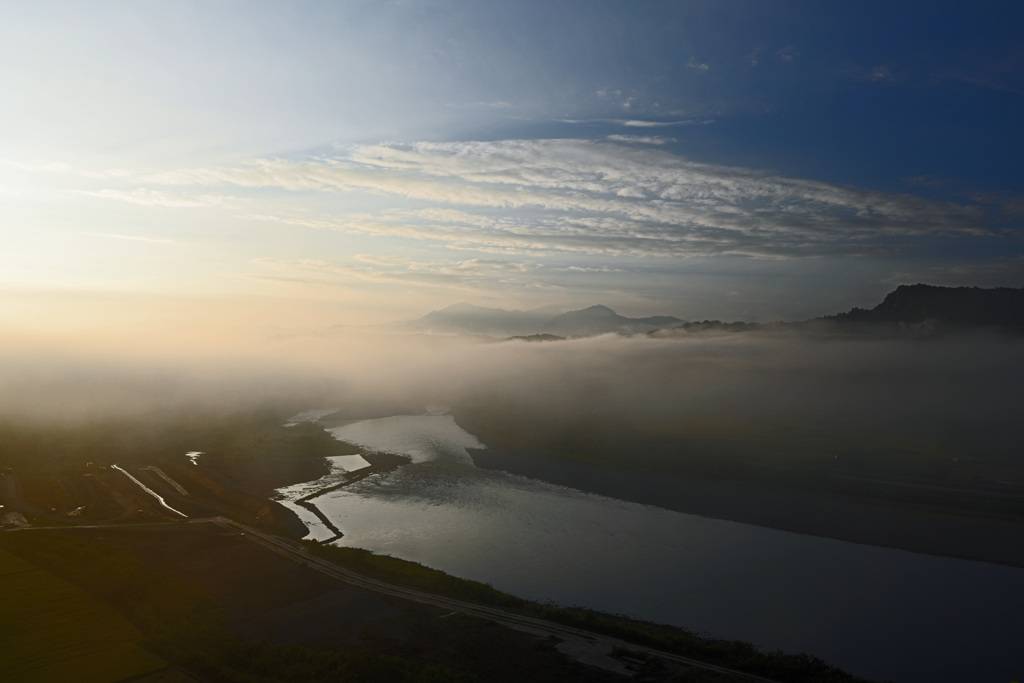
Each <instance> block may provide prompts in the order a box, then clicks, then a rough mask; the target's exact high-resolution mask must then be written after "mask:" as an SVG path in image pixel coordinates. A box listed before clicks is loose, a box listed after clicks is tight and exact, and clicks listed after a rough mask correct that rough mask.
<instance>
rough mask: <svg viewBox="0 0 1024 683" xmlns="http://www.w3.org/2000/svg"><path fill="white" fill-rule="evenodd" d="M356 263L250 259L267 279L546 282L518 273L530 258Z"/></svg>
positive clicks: (443, 284) (469, 287)
mask: <svg viewBox="0 0 1024 683" xmlns="http://www.w3.org/2000/svg"><path fill="white" fill-rule="evenodd" d="M355 260H357V261H358V262H359V263H356V264H352V263H340V262H336V261H328V260H323V259H274V258H262V259H255V260H254V261H253V263H255V264H256V265H259V266H261V267H263V268H266V269H269V270H273V271H274V272H275V273H276V274H275V275H274V276H271V277H273V279H276V280H279V281H288V282H295V283H301V284H319V285H330V286H343V285H344V286H349V285H354V284H358V283H367V284H374V285H381V284H391V285H402V286H406V287H408V286H415V287H420V288H423V287H426V288H443V289H453V290H460V291H472V292H476V291H479V290H481V289H495V288H498V289H507V288H516V289H523V288H544V287H550V286H551V285H548V284H547V283H545V282H543V281H539V280H536V279H533V278H525V277H522V276H523V275H524V274H526V273H529V272H531V271H534V270H537V269H538V268H540V266H539V265H537V264H534V263H525V262H513V261H503V260H498V259H479V258H475V259H465V260H461V261H416V260H413V259H408V258H403V257H397V256H379V255H374V254H359V255H357V256H356V257H355Z"/></svg>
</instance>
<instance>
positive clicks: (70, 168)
mask: <svg viewBox="0 0 1024 683" xmlns="http://www.w3.org/2000/svg"><path fill="white" fill-rule="evenodd" d="M0 7H2V9H3V15H4V21H3V22H2V24H0V329H2V330H4V333H5V334H6V335H7V336H8V337H10V336H12V335H13V336H18V335H22V336H24V337H25V338H26V339H37V338H39V339H41V338H45V337H46V335H57V336H59V335H61V334H69V333H70V332H75V331H81V330H86V329H93V330H103V331H106V333H108V334H109V333H111V331H113V332H114V333H121V332H125V333H127V332H126V331H130V330H140V329H141V330H148V331H149V332H151V333H155V334H162V335H165V336H164V338H165V339H167V340H180V339H182V338H185V337H187V336H188V335H190V334H200V333H201V332H203V331H208V330H212V329H219V328H224V329H228V328H231V329H235V330H250V331H251V330H257V329H267V328H275V329H280V328H288V329H293V328H294V329H312V328H316V327H318V326H329V325H361V324H378V323H385V322H388V321H392V320H401V319H412V318H417V317H419V316H421V315H423V314H425V313H427V312H429V311H430V310H434V309H439V308H443V307H445V306H448V305H450V304H453V303H456V302H468V303H472V304H476V305H481V306H490V307H498V308H507V309H529V308H532V307H536V306H541V305H551V304H553V305H557V306H561V307H562V308H563V309H564V310H571V309H573V308H581V307H584V306H589V305H593V304H604V305H608V306H611V307H612V308H614V309H616V310H617V311H618V312H619V313H621V314H624V315H629V316H644V315H675V316H677V317H679V318H683V319H687V320H694V319H696V320H701V319H706V318H711V319H716V318H717V319H722V320H750V321H768V320H778V319H785V320H797V319H804V318H807V317H811V316H817V315H823V314H830V313H836V312H839V311H844V310H848V309H849V308H851V307H852V306H861V307H868V308H870V307H872V306H874V305H875V304H876V303H878V302H879V301H880V300H881V298H882V297H883V296H884V295H885V294H886V293H887V292H888V291H891V290H892V289H894V288H895V287H896V286H897V285H900V284H913V283H917V282H924V283H928V284H935V285H948V286H964V285H968V286H982V287H995V286H1009V287H1021V286H1024V133H1022V125H1021V121H1024V41H1022V40H1021V39H1020V36H1021V31H1022V30H1024V5H1021V4H1019V3H1013V2H972V3H964V2H941V1H936V0H932V1H931V2H913V1H907V2H899V3H893V2H875V1H872V0H858V1H857V2H852V1H851V2H829V3H821V2H803V1H800V2H797V1H785V0H778V1H772V2H765V1H761V0H751V1H744V0H735V1H729V2H722V1H714V2H702V1H686V0H675V1H667V0H650V1H644V2H612V1H605V0H580V1H573V0H564V1H554V2H552V1H551V0H545V1H544V2H534V1H533V0H524V1H522V2H517V3H500V2H489V1H484V0H480V1H475V2H470V1H463V2H454V1H448V0H395V1H392V2H384V1H379V0H375V1H373V2H369V1H367V2H362V1H359V0H351V1H348V2H343V3H341V2H315V1H297V2H244V1H241V0H220V1H218V2H207V1H203V2H199V1H196V2H189V1H187V0H179V1H175V2H148V1H145V0H142V1H131V2H128V1H124V2H112V1H108V0H96V1H95V2H89V3H82V2H59V1H52V2H46V3H25V2H19V1H14V0H0Z"/></svg>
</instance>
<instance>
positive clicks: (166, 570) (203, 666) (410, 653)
mask: <svg viewBox="0 0 1024 683" xmlns="http://www.w3.org/2000/svg"><path fill="white" fill-rule="evenodd" d="M237 528H241V527H237V526H235V527H230V526H225V525H220V524H217V523H214V522H212V521H195V522H182V523H177V524H152V525H137V526H128V527H125V526H116V527H115V526H110V527H98V528H96V527H94V528H89V527H69V528H49V529H42V528H37V529H31V530H21V531H14V532H8V533H5V534H3V535H2V536H0V552H6V553H9V554H12V555H16V556H18V557H19V558H21V559H22V560H25V561H27V562H29V563H31V564H33V565H35V566H36V567H38V568H40V569H43V570H46V571H48V572H52V573H53V574H55V575H57V576H59V577H60V578H63V579H65V580H66V581H69V582H71V583H72V584H74V585H76V586H79V587H81V588H82V589H84V590H85V591H86V592H88V593H90V594H91V595H93V596H95V597H98V598H99V599H100V600H102V601H105V602H107V603H109V604H111V605H112V606H114V607H115V608H116V609H117V610H118V611H119V612H121V613H122V614H123V615H124V616H125V617H126V618H127V619H128V620H129V621H130V622H131V623H132V625H134V626H135V627H136V628H137V629H139V631H141V632H142V633H143V634H144V636H145V639H144V640H142V641H141V645H142V647H144V648H145V649H146V650H148V651H150V652H152V653H153V654H155V655H156V656H158V657H160V658H163V659H164V660H166V661H167V662H169V668H167V669H163V670H160V671H157V672H155V673H153V674H150V675H149V676H147V677H145V678H141V679H132V680H144V681H146V682H147V683H150V682H152V683H157V682H158V681H175V682H178V681H182V682H184V681H298V680H302V681H314V680H323V681H350V680H351V681H362V680H389V681H472V680H487V681H522V680H539V681H615V680H623V679H624V677H636V678H637V679H638V680H645V681H732V680H737V681H738V680H757V679H756V678H753V679H750V678H748V677H746V676H732V675H728V674H724V673H721V672H715V671H708V670H702V669H699V668H693V667H688V666H683V665H680V664H678V663H675V662H672V661H665V660H662V659H660V658H657V657H653V656H650V655H647V654H643V653H641V652H639V651H631V650H630V649H629V648H628V647H615V648H612V649H609V650H608V651H606V652H603V653H599V654H597V655H596V656H595V655H594V653H590V654H589V655H587V656H585V657H583V658H584V659H585V660H586V661H587V662H588V664H587V665H585V664H582V663H580V661H577V658H574V657H573V656H570V655H572V654H573V653H572V652H571V650H570V651H569V653H568V654H566V653H565V652H564V651H563V650H565V648H564V647H563V646H562V643H561V642H560V639H559V638H557V637H553V636H550V635H549V636H544V635H541V634H537V633H526V632H522V631H519V630H515V629H512V628H506V627H505V626H501V625H499V624H497V623H493V622H492V621H489V620H485V619H481V618H478V617H475V616H470V615H467V614H463V613H459V612H455V611H452V610H449V609H446V608H443V607H438V606H433V605H428V604H422V603H419V602H416V601H412V600H404V599H400V598H396V597H393V596H388V595H382V594H380V593H377V592H374V591H370V590H366V589H364V588H360V587H357V586H352V585H348V584H346V583H343V582H341V581H338V580H336V579H333V578H331V577H329V576H325V575H324V573H323V572H320V571H317V570H316V569H315V568H314V567H313V566H312V564H313V561H312V560H311V561H310V562H308V563H307V562H299V561H294V560H292V559H289V558H288V557H282V556H281V555H279V554H276V553H274V552H273V551H272V550H270V549H268V548H267V547H266V546H265V545H261V544H260V543H258V542H256V541H257V539H256V538H254V535H253V534H252V533H250V534H246V533H245V532H238V531H237ZM315 555H319V556H325V557H327V558H329V559H331V560H332V561H335V562H338V563H339V564H341V565H343V566H350V567H352V568H354V569H356V570H358V571H360V572H361V573H364V574H370V575H376V576H379V577H382V578H385V579H388V580H389V581H391V582H395V583H400V584H405V585H410V586H414V587H417V588H429V589H431V590H432V591H433V592H435V593H440V594H454V595H456V596H457V597H459V598H461V599H464V600H465V599H466V598H475V599H476V600H475V601H476V602H480V603H484V604H501V606H502V607H503V608H504V609H508V610H511V611H517V612H520V613H524V614H534V615H538V616H546V617H548V618H551V619H553V620H555V621H559V622H562V623H569V624H571V625H574V626H585V627H588V628H590V629H593V630H595V631H603V632H608V633H610V634H611V635H613V636H617V637H624V638H631V639H632V640H634V641H636V642H637V643H638V646H637V647H638V648H641V647H643V646H651V645H655V646H661V647H663V648H665V649H667V650H675V651H680V652H684V653H687V654H689V655H700V656H701V657H702V658H703V659H705V660H708V661H717V662H719V663H724V664H731V665H734V666H736V665H738V666H739V667H740V668H742V669H744V670H746V671H753V672H758V673H760V674H761V675H762V676H765V677H766V678H767V679H768V680H784V681H798V680H803V681H826V680H831V681H846V680H851V681H852V680H859V679H855V678H852V677H849V676H846V675H844V674H842V673H841V672H839V671H838V670H835V669H833V668H831V667H828V666H827V665H825V664H824V663H822V662H820V661H817V660H812V659H810V658H807V657H804V656H799V657H793V656H788V655H782V654H781V653H776V654H771V655H765V654H762V653H758V652H757V651H756V650H754V649H753V648H751V647H749V646H745V645H743V644H740V643H731V642H725V641H708V640H702V639H699V638H696V637H694V636H692V635H691V634H689V633H687V632H685V631H682V630H679V629H669V628H664V629H662V628H660V627H653V626H651V625H647V624H640V623H637V622H630V621H628V620H625V619H617V618H614V617H608V616H606V615H598V614H595V613H590V612H584V611H573V610H560V609H556V608H552V607H550V606H541V605H531V604H530V603H525V602H524V601H520V600H518V599H515V598H512V597H511V596H507V595H503V594H500V593H498V592H497V591H494V590H493V589H490V588H489V587H486V586H482V585H480V584H473V583H471V582H464V581H461V580H456V579H452V578H450V577H447V576H445V575H443V574H441V573H440V572H434V571H433V570H427V569H425V568H423V567H420V566H418V565H414V564H411V563H406V562H400V561H397V560H392V559H390V558H377V557H375V556H372V555H370V554H369V553H365V552H362V551H353V550H347V549H346V550H341V549H333V548H322V549H319V550H318V552H316V553H315ZM311 557H312V556H311ZM41 652H42V654H40V666H42V665H44V664H45V665H49V664H51V663H52V659H53V658H57V659H58V660H59V659H60V658H61V657H65V656H67V655H66V653H63V652H61V651H60V648H58V647H54V652H53V653H52V657H48V656H47V655H46V653H45V651H42V649H41ZM81 673H82V675H83V676H84V678H82V680H97V681H99V680H116V679H111V678H106V679H104V678H94V677H93V678H90V677H89V676H87V675H86V674H87V672H85V671H82V672H81ZM0 680H4V681H16V680H19V681H20V680H26V681H27V680H36V678H35V677H34V676H33V671H32V670H31V669H30V670H28V671H27V672H26V671H24V670H23V671H21V672H20V674H18V675H14V676H5V675H4V673H0ZM762 680H763V679H762Z"/></svg>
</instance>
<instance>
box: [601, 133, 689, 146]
mask: <svg viewBox="0 0 1024 683" xmlns="http://www.w3.org/2000/svg"><path fill="white" fill-rule="evenodd" d="M608 139H609V140H611V141H612V142H625V143H635V144H638V145H666V144H668V143H670V142H678V141H677V140H676V139H675V138H665V137H661V136H660V135H609V136H608Z"/></svg>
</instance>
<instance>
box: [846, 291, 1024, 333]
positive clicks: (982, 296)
mask: <svg viewBox="0 0 1024 683" xmlns="http://www.w3.org/2000/svg"><path fill="white" fill-rule="evenodd" d="M826 319H827V320H833V321H836V322H839V323H876V324H885V325H898V326H901V327H918V328H965V327H998V328H1006V329H1013V330H1018V331H1024V288H1022V289H1011V288H1008V287H998V288H995V289H980V288H978V287H934V286H931V285H922V284H917V285H902V286H900V287H897V288H896V289H895V290H894V291H892V292H890V293H889V294H888V295H886V297H885V299H884V300H883V301H882V303H880V304H878V305H877V306H875V307H874V308H872V309H871V310H865V309H863V308H854V309H852V310H851V311H849V312H847V313H840V314H839V315H836V316H831V317H828V318H826Z"/></svg>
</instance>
